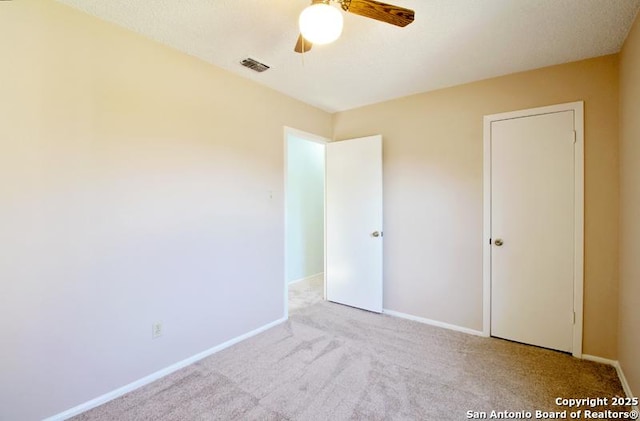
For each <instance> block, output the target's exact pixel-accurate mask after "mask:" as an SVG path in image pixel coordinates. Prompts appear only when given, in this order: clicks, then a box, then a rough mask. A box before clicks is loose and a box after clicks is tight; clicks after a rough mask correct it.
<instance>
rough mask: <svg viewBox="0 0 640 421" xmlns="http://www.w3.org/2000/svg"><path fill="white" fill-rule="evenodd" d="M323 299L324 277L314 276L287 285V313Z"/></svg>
mask: <svg viewBox="0 0 640 421" xmlns="http://www.w3.org/2000/svg"><path fill="white" fill-rule="evenodd" d="M323 299H324V277H323V275H322V274H321V275H318V276H314V277H313V278H309V279H305V280H304V281H300V282H296V283H293V284H289V312H291V311H295V310H298V309H301V308H305V307H309V306H311V305H313V304H316V303H319V302H321V301H322V300H323Z"/></svg>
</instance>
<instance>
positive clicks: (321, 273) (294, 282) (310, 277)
mask: <svg viewBox="0 0 640 421" xmlns="http://www.w3.org/2000/svg"><path fill="white" fill-rule="evenodd" d="M319 276H322V277H323V278H324V272H320V273H316V274H315V275H310V276H307V277H305V278H300V279H295V280H293V281H289V285H292V284H297V283H298V282H302V281H308V280H310V279H313V278H317V277H319Z"/></svg>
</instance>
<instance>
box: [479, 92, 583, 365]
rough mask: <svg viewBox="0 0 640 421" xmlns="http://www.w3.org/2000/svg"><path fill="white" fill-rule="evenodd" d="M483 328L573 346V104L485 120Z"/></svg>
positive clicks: (576, 329) (578, 177)
mask: <svg viewBox="0 0 640 421" xmlns="http://www.w3.org/2000/svg"><path fill="white" fill-rule="evenodd" d="M484 143H485V145H484V146H485V157H484V163H485V179H484V189H485V216H484V231H485V244H484V300H485V306H484V332H485V334H486V335H487V336H495V337H499V338H503V339H508V340H513V341H517V342H522V343H527V344H531V345H536V346H541V347H545V348H550V349H555V350H559V351H563V352H570V353H572V354H573V355H575V356H577V357H580V356H581V353H582V291H583V257H582V256H583V230H584V228H583V220H584V216H583V214H584V211H583V208H584V205H583V197H584V170H583V162H584V158H583V155H584V152H583V150H584V147H583V143H584V141H583V104H582V102H577V103H570V104H561V105H556V106H550V107H542V108H536V109H530V110H523V111H516V112H512V113H503V114H496V115H491V116H486V117H485V139H484Z"/></svg>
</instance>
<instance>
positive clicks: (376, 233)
mask: <svg viewBox="0 0 640 421" xmlns="http://www.w3.org/2000/svg"><path fill="white" fill-rule="evenodd" d="M371 235H373V236H374V237H380V235H381V234H380V233H379V232H378V231H374V232H372V233H371Z"/></svg>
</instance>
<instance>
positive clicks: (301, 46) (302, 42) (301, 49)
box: [293, 34, 313, 53]
mask: <svg viewBox="0 0 640 421" xmlns="http://www.w3.org/2000/svg"><path fill="white" fill-rule="evenodd" d="M311 47H313V44H311V43H310V42H309V41H307V40H306V39H304V37H303V36H302V34H300V35H299V36H298V42H296V47H295V48H294V49H293V51H295V52H296V53H306V52H307V51H309V50H310V49H311Z"/></svg>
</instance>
